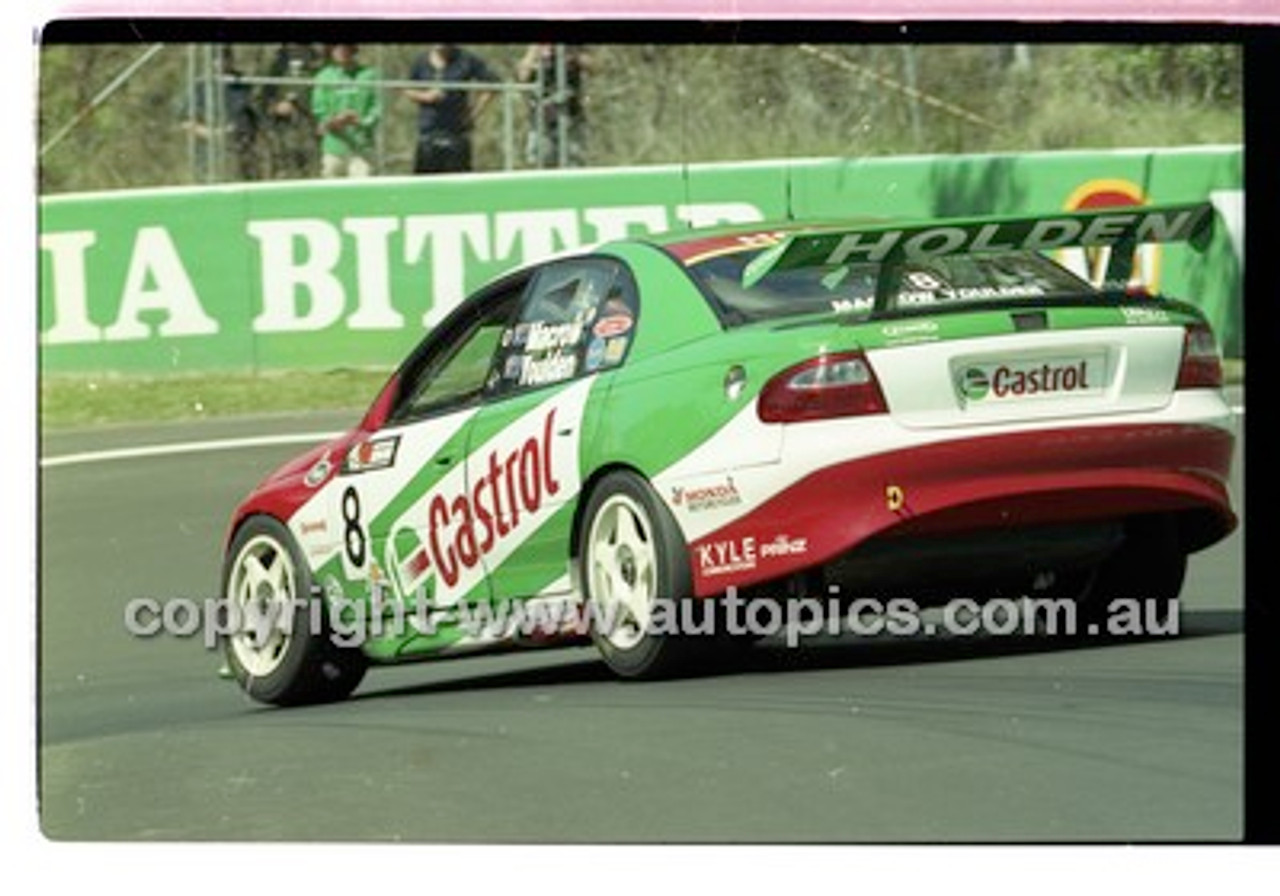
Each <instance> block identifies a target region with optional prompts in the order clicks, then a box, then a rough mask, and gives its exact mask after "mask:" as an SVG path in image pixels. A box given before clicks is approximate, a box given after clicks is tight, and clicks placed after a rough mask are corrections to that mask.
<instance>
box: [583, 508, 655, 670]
mask: <svg viewBox="0 0 1280 896" xmlns="http://www.w3.org/2000/svg"><path fill="white" fill-rule="evenodd" d="M653 534H654V530H653V524H652V522H651V520H650V519H649V514H648V513H647V512H646V511H645V509H644V508H643V507H642V506H641V505H640V504H639V502H637V501H635V500H634V499H632V498H631V497H630V496H629V495H626V494H613V495H610V496H609V497H608V498H607V499H605V501H604V503H603V504H601V505H600V507H599V509H598V510H597V511H596V514H595V516H594V518H593V519H592V521H591V528H590V530H589V532H588V535H587V544H586V549H587V557H586V561H587V562H586V568H587V574H588V575H589V576H590V579H591V580H590V588H589V591H588V593H589V594H590V595H591V599H592V601H593V602H594V603H595V607H594V608H593V612H594V613H596V614H597V616H596V624H597V627H598V631H599V632H600V635H601V636H602V637H604V638H605V639H606V640H607V641H608V642H609V643H610V644H612V645H613V646H614V647H616V648H618V649H619V650H630V649H632V648H634V647H635V646H636V645H638V644H639V643H640V642H641V640H642V639H643V638H644V636H645V632H646V630H647V629H648V627H649V623H650V620H651V619H652V616H653V607H654V602H655V600H656V599H657V596H658V576H657V565H658V555H657V549H656V547H655V546H654V541H653Z"/></svg>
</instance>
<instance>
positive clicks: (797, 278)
mask: <svg viewBox="0 0 1280 896" xmlns="http://www.w3.org/2000/svg"><path fill="white" fill-rule="evenodd" d="M761 251H763V250H761V249H744V250H743V251H741V252H731V253H725V254H718V255H715V256H712V257H709V258H704V259H702V260H698V261H696V262H694V263H693V264H691V265H689V266H688V268H687V269H688V271H689V273H690V275H691V276H692V277H693V278H694V280H696V281H697V282H698V283H699V285H701V286H702V288H703V289H704V290H705V291H706V292H707V293H708V294H709V295H711V296H712V297H713V298H714V301H715V303H716V304H717V305H718V306H719V308H718V310H719V311H720V314H721V317H722V318H723V319H724V321H725V322H726V323H727V324H729V325H731V326H734V325H741V324H746V323H751V322H754V321H760V320H771V319H775V318H785V317H794V316H798V315H806V314H818V313H824V312H828V313H829V312H832V311H835V312H839V313H845V314H851V315H853V316H857V317H870V316H871V314H872V312H873V310H874V309H873V306H874V303H875V296H876V285H877V282H878V280H879V278H880V276H881V274H882V269H881V265H880V264H879V263H878V262H869V261H859V262H850V263H843V264H827V265H812V266H804V267H796V268H787V269H785V270H773V271H770V272H768V273H767V274H765V276H763V277H761V278H760V279H759V280H757V281H756V282H754V283H752V284H751V285H750V286H745V285H744V284H743V279H744V278H743V271H744V269H745V268H746V267H747V265H748V264H750V262H751V261H752V259H754V258H755V257H756V256H757V255H759V254H760V252H761ZM897 277H898V284H897V287H896V289H892V290H891V291H890V293H889V295H888V302H887V305H886V307H885V308H884V310H885V311H890V312H903V311H910V310H913V309H920V310H922V311H923V310H928V311H937V310H945V309H948V308H951V307H955V306H969V305H975V304H981V303H984V302H986V303H990V302H1005V301H1010V300H1015V301H1016V300H1037V299H1043V300H1047V301H1053V300H1055V299H1065V298H1072V299H1079V298H1081V297H1089V296H1097V295H1098V291H1097V290H1095V289H1094V288H1093V287H1092V286H1090V285H1089V284H1088V283H1086V282H1085V281H1084V280H1081V279H1080V278H1078V277H1076V276H1075V275H1074V274H1072V273H1070V272H1069V271H1067V270H1066V269H1064V268H1062V267H1060V266H1059V265H1057V264H1055V263H1054V262H1052V261H1050V260H1049V259H1048V258H1045V257H1044V256H1042V255H1040V254H1038V253H1036V252H1023V251H1005V252H990V253H982V254H961V255H947V256H941V257H938V258H932V259H929V260H927V261H911V262H907V263H905V264H903V265H902V267H901V269H900V270H899V271H898V272H897Z"/></svg>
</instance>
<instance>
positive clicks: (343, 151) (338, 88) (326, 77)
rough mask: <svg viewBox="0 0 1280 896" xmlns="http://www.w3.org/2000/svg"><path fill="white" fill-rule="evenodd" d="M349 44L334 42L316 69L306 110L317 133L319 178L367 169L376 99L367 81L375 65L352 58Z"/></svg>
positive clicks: (361, 174)
mask: <svg viewBox="0 0 1280 896" xmlns="http://www.w3.org/2000/svg"><path fill="white" fill-rule="evenodd" d="M358 52H359V49H358V47H357V46H356V45H355V44H334V45H333V46H332V47H331V48H330V50H329V58H330V60H331V62H330V64H329V65H326V66H325V67H324V68H322V69H320V71H319V72H317V73H316V80H315V86H314V87H313V88H312V91H311V111H312V114H314V115H315V118H316V127H317V130H318V131H319V134H320V154H321V158H320V174H321V176H322V177H367V176H368V175H370V174H372V173H373V161H372V159H373V148H374V132H375V129H376V128H377V126H378V120H379V119H380V118H381V117H382V100H381V98H380V97H379V94H378V88H377V87H374V86H371V84H370V82H371V81H376V80H378V72H377V70H376V69H374V68H371V67H370V66H367V65H362V64H361V63H360V62H359V60H358V59H357V58H356V56H357V54H358Z"/></svg>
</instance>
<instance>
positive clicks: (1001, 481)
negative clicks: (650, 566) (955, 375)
mask: <svg viewBox="0 0 1280 896" xmlns="http://www.w3.org/2000/svg"><path fill="white" fill-rule="evenodd" d="M1234 443H1235V437H1234V434H1233V433H1232V432H1231V431H1230V430H1229V429H1224V428H1222V427H1219V426H1215V425H1207V424H1198V423H1197V424H1188V423H1124V424H1112V425H1103V426H1088V427H1073V428H1059V429H1040V430H1034V431H1022V432H1014V433H1003V434H998V435H997V434H993V435H984V436H976V437H973V436H971V437H967V438H962V439H954V440H946V441H940V442H934V443H931V444H926V445H919V446H914V447H907V448H899V449H896V450H892V451H888V452H883V453H880V454H875V455H871V456H868V457H863V458H859V459H856V460H849V461H844V462H839V463H835V464H832V465H828V466H824V467H821V468H820V469H817V470H815V471H813V472H811V473H809V474H808V475H806V476H804V477H803V478H801V479H799V480H798V481H796V482H794V483H792V484H791V485H789V486H788V487H786V488H785V489H783V490H782V491H780V492H778V493H777V494H775V495H773V496H772V497H771V498H769V499H768V500H767V501H765V502H763V503H761V504H759V505H758V506H756V507H754V508H753V509H752V510H751V511H750V512H748V513H747V514H745V515H743V516H741V517H739V518H737V519H735V520H734V521H732V522H731V523H729V524H727V525H725V526H723V527H721V528H719V529H717V530H715V531H713V532H710V533H708V534H706V535H704V536H703V537H701V538H699V539H697V540H696V541H694V542H692V544H691V545H690V552H691V553H690V559H691V564H692V567H693V576H694V589H695V593H696V594H698V595H699V596H708V595H712V594H716V593H720V592H722V591H724V590H725V589H726V588H727V587H729V586H734V587H738V588H743V587H747V586H750V585H756V584H760V583H763V582H768V581H771V580H773V579H777V578H781V577H784V576H788V575H792V574H795V573H799V572H803V571H805V570H808V569H813V568H816V567H821V566H823V565H825V564H827V563H829V562H831V561H832V560H834V559H836V558H838V557H841V556H843V555H845V554H848V553H849V552H850V551H853V550H854V549H855V548H858V547H859V546H860V545H863V544H865V543H867V542H868V541H870V540H872V539H876V540H877V542H879V540H881V539H894V540H899V539H902V540H904V541H903V544H907V543H909V541H910V540H911V539H914V538H919V539H922V540H936V539H937V538H939V537H943V538H945V537H946V536H947V535H949V534H951V535H955V536H957V537H959V536H960V535H961V534H973V533H982V535H983V536H984V537H985V538H986V539H987V540H988V541H990V540H991V537H992V536H995V537H996V538H998V537H999V534H1000V533H1001V531H1005V532H1008V533H1015V532H1022V531H1025V530H1027V529H1030V528H1036V527H1052V526H1061V525H1066V524H1080V523H1090V522H1102V521H1109V520H1122V519H1124V518H1126V517H1130V516H1134V515H1138V514H1147V513H1163V512H1172V513H1178V514H1182V515H1183V519H1184V521H1185V524H1186V525H1185V526H1184V527H1183V530H1182V531H1183V547H1184V549H1185V550H1186V551H1187V552H1191V551H1194V550H1199V549H1200V548H1203V547H1206V546H1208V545H1209V544H1212V543H1213V542H1215V541H1218V540H1219V539H1221V538H1223V537H1225V536H1226V535H1227V534H1228V533H1230V532H1231V530H1232V529H1233V528H1234V527H1235V525H1236V518H1235V514H1234V513H1233V512H1232V510H1231V501H1230V496H1229V493H1228V489H1227V481H1228V476H1229V473H1230V467H1231V459H1232V452H1233V449H1234ZM895 553H897V554H898V555H899V556H900V557H901V558H902V562H903V563H909V562H911V557H912V554H911V552H910V550H902V551H898V552H895ZM921 559H922V560H923V559H924V557H923V556H922V557H921ZM895 578H902V576H901V574H900V573H899V574H898V575H896V576H895Z"/></svg>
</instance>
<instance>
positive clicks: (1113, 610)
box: [1051, 516, 1187, 639]
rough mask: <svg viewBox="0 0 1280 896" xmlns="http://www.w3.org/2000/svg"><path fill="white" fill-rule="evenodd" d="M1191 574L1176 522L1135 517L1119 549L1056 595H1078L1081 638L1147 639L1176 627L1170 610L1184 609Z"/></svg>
mask: <svg viewBox="0 0 1280 896" xmlns="http://www.w3.org/2000/svg"><path fill="white" fill-rule="evenodd" d="M1186 572H1187V555H1186V554H1185V553H1183V552H1182V549H1181V547H1180V545H1179V543H1178V530H1177V525H1176V520H1174V519H1173V518H1172V517H1168V516H1147V517H1135V518H1133V519H1130V520H1128V521H1126V523H1125V538H1124V542H1123V543H1122V544H1121V545H1120V547H1119V548H1117V549H1116V550H1115V551H1114V552H1113V553H1112V554H1111V555H1110V556H1109V557H1107V558H1106V559H1105V560H1103V561H1102V562H1101V563H1099V564H1098V565H1097V566H1095V567H1093V568H1092V569H1088V570H1083V571H1078V572H1075V573H1072V574H1068V575H1066V576H1064V577H1062V579H1061V580H1060V581H1059V582H1058V583H1056V584H1055V586H1054V588H1053V589H1052V592H1051V593H1052V595H1053V596H1069V597H1072V598H1074V600H1075V603H1076V627H1075V634H1076V635H1078V636H1081V637H1102V638H1110V639H1127V638H1135V637H1142V636H1143V635H1144V634H1150V633H1152V632H1154V631H1161V632H1168V631H1170V630H1171V629H1170V628H1169V623H1170V619H1171V615H1170V614H1171V613H1178V612H1179V611H1180V607H1179V605H1178V596H1179V594H1180V593H1181V592H1182V584H1183V581H1184V580H1185V578H1186ZM1135 612H1136V613H1137V614H1138V615H1137V617H1136V620H1140V621H1141V622H1142V630H1133V629H1131V628H1130V627H1129V625H1128V623H1131V622H1133V621H1135V616H1134V613H1135ZM1176 628H1177V627H1176V626H1174V627H1173V629H1172V630H1173V631H1176Z"/></svg>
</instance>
